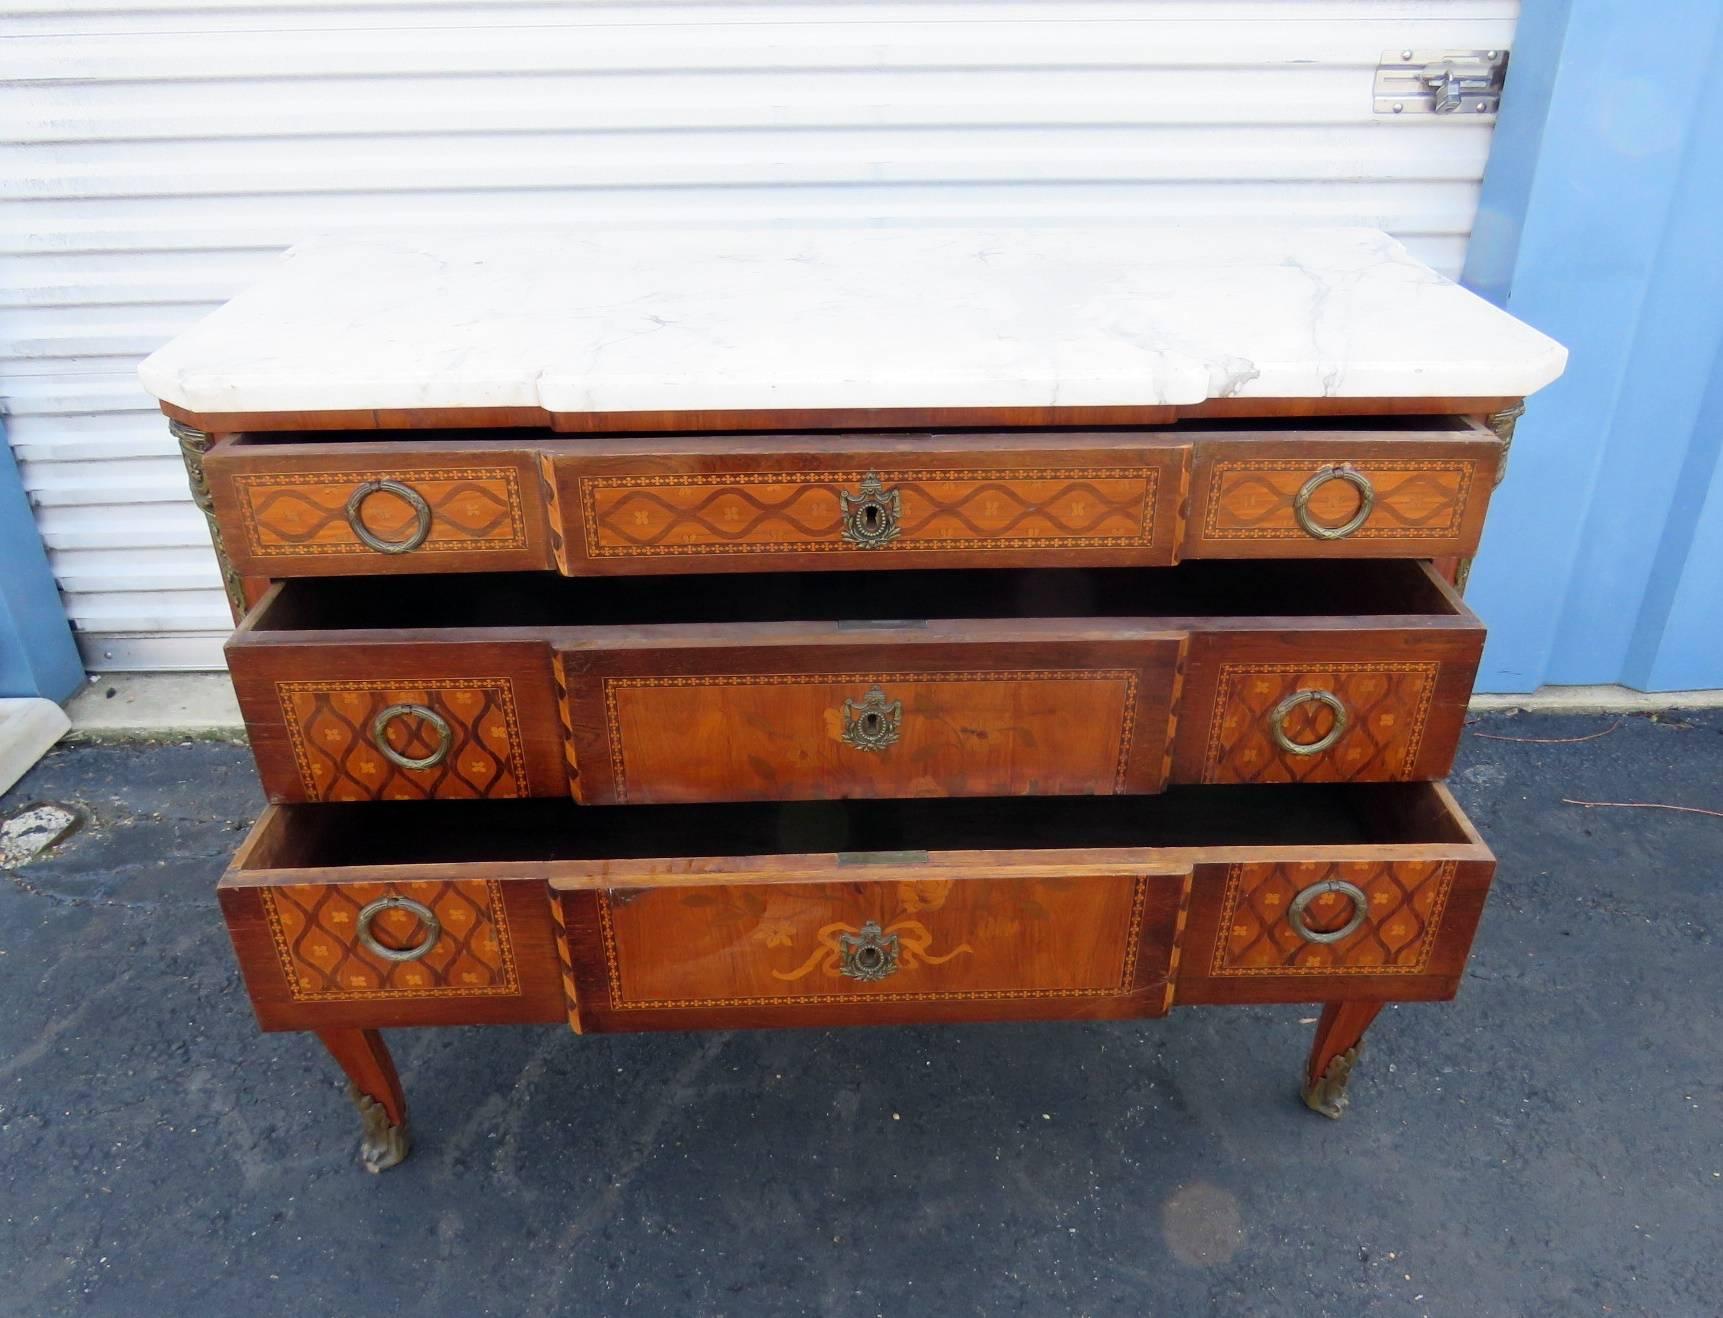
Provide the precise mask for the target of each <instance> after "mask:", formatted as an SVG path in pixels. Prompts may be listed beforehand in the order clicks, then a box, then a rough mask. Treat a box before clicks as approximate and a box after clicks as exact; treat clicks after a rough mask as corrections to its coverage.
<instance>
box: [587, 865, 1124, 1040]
mask: <svg viewBox="0 0 1723 1318" xmlns="http://www.w3.org/2000/svg"><path fill="white" fill-rule="evenodd" d="M1149 882H1150V880H1149V879H1147V878H1143V877H1136V876H1132V875H1123V874H1121V875H1094V876H1088V877H1085V878H1082V879H1066V878H1059V879H1027V878H1025V879H1005V880H998V881H992V880H987V879H962V880H953V879H932V878H930V879H926V880H922V881H914V882H899V883H865V884H846V883H793V884H752V885H750V884H738V885H723V886H718V885H711V886H694V887H672V888H654V889H646V890H627V889H624V890H621V891H616V892H611V893H607V894H601V895H600V901H599V918H600V921H601V927H602V932H603V937H604V953H605V961H606V972H607V975H608V978H609V983H610V1001H611V1006H612V1007H613V1008H616V1009H618V1010H622V1009H629V1010H633V1009H649V1008H675V1007H734V1006H747V1005H755V1004H757V1005H774V1006H785V1007H792V1006H806V1005H810V1004H817V1003H822V1002H868V1001H888V1002H908V1001H939V1000H942V999H980V998H1002V999H1009V998H1060V997H1108V996H1115V995H1119V994H1123V993H1128V992H1129V991H1130V990H1131V988H1132V986H1133V984H1134V983H1135V979H1136V968H1137V958H1138V951H1139V944H1140V942H1141V935H1142V923H1143V906H1144V900H1145V896H1146V892H1147V885H1148V883H1149Z"/></svg>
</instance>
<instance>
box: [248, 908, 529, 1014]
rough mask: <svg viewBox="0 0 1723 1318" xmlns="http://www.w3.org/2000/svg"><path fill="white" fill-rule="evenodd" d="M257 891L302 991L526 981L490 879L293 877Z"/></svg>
mask: <svg viewBox="0 0 1723 1318" xmlns="http://www.w3.org/2000/svg"><path fill="white" fill-rule="evenodd" d="M259 895H260V897H261V899H262V901H263V909H264V912H265V914H266V915H267V916H268V918H269V928H270V933H271V935H272V936H273V938H274V941H275V949H276V953H277V955H278V956H279V957H280V960H281V971H282V974H283V975H285V976H286V978H287V983H288V987H289V989H290V990H291V992H292V994H293V997H294V999H295V1000H296V1001H299V1002H337V1001H352V1000H360V999H365V998H372V997H376V996H378V995H388V996H411V997H481V996H491V995H498V994H514V993H518V992H519V991H520V982H519V979H518V977H517V975H516V972H515V962H514V953H513V950H512V949H511V947H510V944H509V932H508V917H507V916H506V914H505V913H504V910H503V900H502V890H501V888H500V887H499V886H498V885H497V884H496V883H494V882H487V881H485V880H482V879H454V880H450V881H448V882H439V883H400V884H385V883H289V884H280V885H274V886H270V887H266V888H263V889H261V890H260V893H259Z"/></svg>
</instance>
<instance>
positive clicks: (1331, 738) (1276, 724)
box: [1268, 691, 1350, 755]
mask: <svg viewBox="0 0 1723 1318" xmlns="http://www.w3.org/2000/svg"><path fill="white" fill-rule="evenodd" d="M1311 703H1315V704H1318V705H1327V706H1328V708H1329V709H1331V710H1333V711H1334V726H1333V727H1331V728H1329V729H1328V731H1327V732H1326V733H1325V734H1323V735H1322V736H1321V737H1319V738H1317V739H1316V740H1315V741H1294V740H1293V739H1292V738H1291V737H1289V736H1287V735H1286V716H1287V715H1288V714H1290V713H1292V711H1293V710H1295V709H1297V708H1298V707H1299V706H1300V705H1308V704H1311ZM1349 720H1350V715H1348V714H1347V712H1346V706H1345V705H1343V704H1341V703H1340V697H1339V696H1337V695H1335V694H1334V693H1333V692H1332V691H1294V692H1293V693H1292V694H1291V695H1290V696H1288V697H1287V698H1286V699H1285V700H1283V701H1281V702H1280V703H1279V704H1278V705H1276V706H1275V707H1274V708H1273V709H1271V710H1270V711H1269V712H1268V735H1269V736H1271V737H1273V738H1274V744H1275V745H1276V746H1278V747H1280V749H1281V750H1283V751H1285V752H1286V753H1287V754H1288V755H1317V754H1320V753H1321V752H1322V751H1325V750H1327V749H1328V748H1329V747H1330V746H1332V745H1333V744H1334V743H1335V742H1337V741H1339V740H1340V734H1341V733H1343V732H1345V731H1346V724H1347V723H1348V721H1349Z"/></svg>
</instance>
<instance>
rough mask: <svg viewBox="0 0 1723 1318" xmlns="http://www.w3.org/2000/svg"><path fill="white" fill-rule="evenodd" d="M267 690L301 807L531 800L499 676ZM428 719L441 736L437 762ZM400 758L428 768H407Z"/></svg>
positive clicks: (436, 737) (436, 739)
mask: <svg viewBox="0 0 1723 1318" xmlns="http://www.w3.org/2000/svg"><path fill="white" fill-rule="evenodd" d="M276 691H277V693H278V695H279V696H280V699H281V711H282V717H283V720H284V721H285V723H286V726H287V736H288V741H289V743H290V744H291V746H292V748H293V758H294V762H295V763H296V764H297V766H298V768H299V777H300V781H301V782H302V783H303V784H304V787H305V797H306V799H307V800H310V801H381V800H389V801H407V800H428V799H438V800H449V799H458V798H463V797H515V796H530V795H531V788H530V784H529V782H528V780H527V770H526V755H525V750H524V747H523V743H522V738H521V734H520V721H519V718H518V715H517V713H516V709H515V698H514V685H513V683H512V682H511V681H510V680H509V679H508V678H503V677H497V678H473V679H466V678H450V679H431V680H420V681H417V682H415V681H413V680H411V679H409V680H407V681H404V682H401V683H398V684H397V683H388V682H280V683H277V684H276ZM389 710H394V711H395V712H394V713H393V714H391V715H390V717H389V718H388V719H387V720H386V721H385V724H384V726H383V727H382V728H381V729H379V728H378V726H377V720H378V716H379V715H381V714H384V713H385V711H389ZM413 710H417V711H419V712H418V713H414V712H412V711H413ZM425 711H429V715H434V716H435V718H432V717H430V716H429V715H426V714H425ZM437 720H441V722H442V723H444V724H446V725H447V728H448V734H449V745H448V748H447V751H446V753H443V754H441V755H439V754H438V750H439V747H440V746H441V745H442V729H440V728H438V727H437V726H436V721H437ZM378 736H382V737H383V738H385V739H386V740H387V745H386V746H380V745H378V743H377V738H378ZM379 752H382V753H379ZM401 759H405V760H408V761H419V760H425V759H435V761H436V762H435V763H431V764H427V765H426V766H425V767H422V768H413V767H409V766H404V765H402V764H401V763H398V760H401Z"/></svg>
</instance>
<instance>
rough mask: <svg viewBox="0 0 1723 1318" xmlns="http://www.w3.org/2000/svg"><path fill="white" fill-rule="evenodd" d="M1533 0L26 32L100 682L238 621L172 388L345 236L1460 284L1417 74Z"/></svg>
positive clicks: (192, 658) (59, 478) (50, 538)
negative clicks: (1178, 232)
mask: <svg viewBox="0 0 1723 1318" xmlns="http://www.w3.org/2000/svg"><path fill="white" fill-rule="evenodd" d="M1517 10H1518V5H1517V3H1514V2H1513V0H1423V2H1418V0H1399V2H1396V0H1350V2H1346V0H1310V2H1308V3H1304V2H1299V0H1282V2H1281V3H1254V4H1247V3H1228V2H1226V0H1192V2H1188V3H1170V2H1169V3H1156V2H1154V0H1129V2H1126V0H1120V2H1118V3H1085V2H1082V0H1069V2H1061V0H1049V2H1043V3H1007V2H1006V0H967V2H964V3H931V2H930V3H871V4H870V3H842V2H839V0H782V2H781V3H775V4H736V3H724V2H722V0H682V2H679V3H678V2H674V0H663V2H659V0H640V2H638V3H568V4H561V5H548V4H531V3H514V2H511V0H494V2H493V3H486V4H472V3H462V4H452V3H451V4H438V3H435V2H434V0H429V2H427V0H361V2H360V3H353V4H338V3H321V4H320V3H313V2H311V0H302V2H301V3H293V2H292V0H171V3H169V2H168V0H164V3H162V4H161V5H159V6H146V5H142V4H137V3H126V2H125V0H70V2H68V3H61V4H54V5H49V4H47V3H45V0H42V2H39V3H37V4H35V5H31V4H29V3H24V4H17V3H7V4H0V14H4V16H5V17H4V20H3V21H4V28H3V30H4V32H5V33H6V36H5V38H4V40H3V42H0V52H3V59H0V74H3V76H4V78H5V81H4V83H3V84H0V122H3V123H4V124H5V125H6V140H5V145H4V146H3V147H0V150H3V151H4V154H5V157H6V168H5V169H4V171H3V178H4V189H5V191H4V194H3V195H4V197H5V201H6V204H5V206H4V207H0V260H4V262H5V275H4V278H3V279H0V296H3V297H4V307H3V308H0V316H3V318H4V319H3V322H0V355H3V363H4V365H3V370H4V378H3V380H0V389H3V390H4V394H5V396H6V399H7V407H8V410H9V420H8V429H9V434H10V439H11V442H12V445H13V447H14V449H15V450H16V451H17V454H18V457H19V459H20V461H21V465H22V468H23V473H24V481H25V484H26V486H27V488H28V489H29V491H30V495H31V498H32V499H33V500H34V503H35V507H36V510H37V518H38V520H39V522H40V525H41V528H42V535H43V539H44V540H45V541H46V543H47V546H48V549H49V553H50V556H51V557H52V560H53V564H54V570H55V572H56V574H57V575H58V577H59V581H60V586H61V589H62V591H63V592H64V594H65V598H66V607H67V612H68V613H69V615H70V616H71V618H72V621H73V623H74V625H75V626H76V628H77V630H78V633H79V635H80V637H81V638H82V644H83V647H84V653H85V659H86V662H88V663H89V664H90V665H91V666H92V667H95V668H105V669H110V670H112V669H126V668H203V667H219V666H220V663H221V654H220V648H219V647H220V641H221V639H222V637H223V636H225V634H226V632H227V631H228V628H229V620H228V616H227V612H226V607H225V604H224V601H223V598H222V594H221V591H220V589H219V587H218V584H217V577H216V571H215V566H214V560H213V558H212V556H211V554H210V551H209V547H208V544H207V542H206V540H205V533H204V525H203V520H202V518H201V517H199V516H198V514H197V513H196V511H195V510H194V509H193V508H192V505H191V503H190V500H189V498H188V497H187V495H186V489H185V477H184V473H183V470H182V469H181V467H180V463H179V458H178V455H177V451H176V449H175V446H174V444H173V442H172V440H171V439H170V437H169V436H168V433H167V430H166V428H165V426H164V425H163V424H162V421H161V418H160V417H159V415H158V414H156V413H155V412H154V410H153V407H152V404H151V401H150V400H149V399H148V398H147V397H146V396H145V395H144V394H143V392H142V390H141V389H140V388H139V386H138V384H137V382H136V379H135V377H134V375H133V369H134V367H135V366H136V364H137V362H138V359H139V358H140V357H142V356H143V355H144V354H145V353H147V352H148V351H150V350H151V349H153V348H155V347H156V346H158V345H159V344H160V343H162V342H163V341H164V340H165V339H167V338H168V337H169V336H171V335H172V334H174V333H175V332H176V331H178V330H179V329H181V328H183V327H184V326H185V325H187V324H189V323H190V322H191V321H192V320H194V319H196V318H197V317H198V316H201V315H202V314H203V313H204V312H206V311H208V310H209V309H211V308H212V307H214V306H215V305H217V304H218V303H219V302H221V301H222V300H223V299H224V298H226V297H227V296H228V295H230V294H231V293H233V292H234V291H235V290H237V289H238V288H239V287H240V286H241V285H242V284H244V283H245V282H246V281H247V280H249V279H250V278H251V277H252V276H254V275H255V274H256V273H257V272H258V271H259V269H260V268H261V267H262V266H263V264H264V263H265V262H267V261H268V260H269V258H270V256H271V255H272V254H273V253H275V252H277V251H279V250H280V249H281V248H282V247H284V246H286V245H287V244H289V243H291V242H293V241H295V240H297V239H300V238H302V237H305V236H307V235H308V234H311V233H314V232H321V231H329V230H335V229H356V228H366V229H377V228H383V229H387V228H390V227H392V226H395V225H397V224H407V223H410V224H411V225H413V226H415V227H427V226H432V225H437V224H444V223H446V224H450V225H465V224H535V223H545V224H550V223H554V224H567V223H581V222H591V223H614V222H618V221H621V222H626V223H631V224H640V225H652V224H686V223H691V222H705V223H713V222H720V223H722V222H732V221H733V222H737V223H747V224H787V223H809V222H817V223H834V224H846V223H856V222H869V221H871V222H886V223H909V224H913V223H916V222H920V221H927V220H933V219H961V220H985V221H988V222H998V223H1049V222H1057V221H1060V220H1063V219H1067V218H1073V217H1075V218H1081V219H1085V220H1090V221H1094V220H1097V219H1117V220H1120V221H1136V220H1143V219H1150V220H1160V221H1169V220H1170V221H1187V222H1191V223H1197V224H1217V223H1225V222H1250V221H1257V220H1262V219H1277V220H1288V219H1290V220H1295V221H1308V222H1310V223H1321V224H1354V223H1356V224H1371V225H1378V226H1380V227H1382V228H1385V229H1388V230H1389V231H1391V232H1393V233H1395V234H1397V235H1399V236H1400V237H1402V238H1404V239H1405V240H1406V241H1407V242H1408V243H1409V244H1410V246H1411V247H1412V248H1413V250H1414V251H1415V252H1416V253H1417V254H1419V255H1420V256H1422V257H1423V258H1424V259H1426V260H1428V261H1430V262H1431V263H1432V264H1434V265H1435V266H1436V267H1437V268H1438V269H1441V270H1443V271H1445V272H1448V273H1450V274H1452V273H1456V272H1457V271H1458V269H1459V266H1460V262H1461V258H1462V255H1463V250H1464V246H1465V241H1466V236H1467V234H1468V232H1469V231H1470V229H1471V224H1472V217H1473V214H1474V211H1475V209H1476V204H1477V194H1478V183H1479V180H1480V178H1481V176H1482V172H1483V167H1484V160H1485V157H1486V154H1487V152H1488V149H1489V135H1490V127H1491V125H1490V123H1489V122H1488V121H1486V120H1483V119H1478V120H1467V119H1465V118H1464V117H1463V116H1458V115H1446V116H1441V117H1433V116H1401V117H1383V118H1378V117H1377V116H1376V115H1375V114H1374V113H1373V109H1372V96H1371V90H1372V84H1373V80H1374V73H1375V68H1376V65H1377V62H1378V60H1379V59H1380V58H1381V56H1382V53H1383V52H1384V51H1390V50H1395V51H1397V50H1400V49H1403V48H1404V49H1413V50H1420V51H1423V50H1440V49H1444V48H1452V49H1466V48H1482V47H1495V48H1500V47H1506V46H1507V45H1508V44H1509V42H1510V39H1511V37H1512V34H1513V28H1514V20H1515V17H1516V14H1517Z"/></svg>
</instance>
